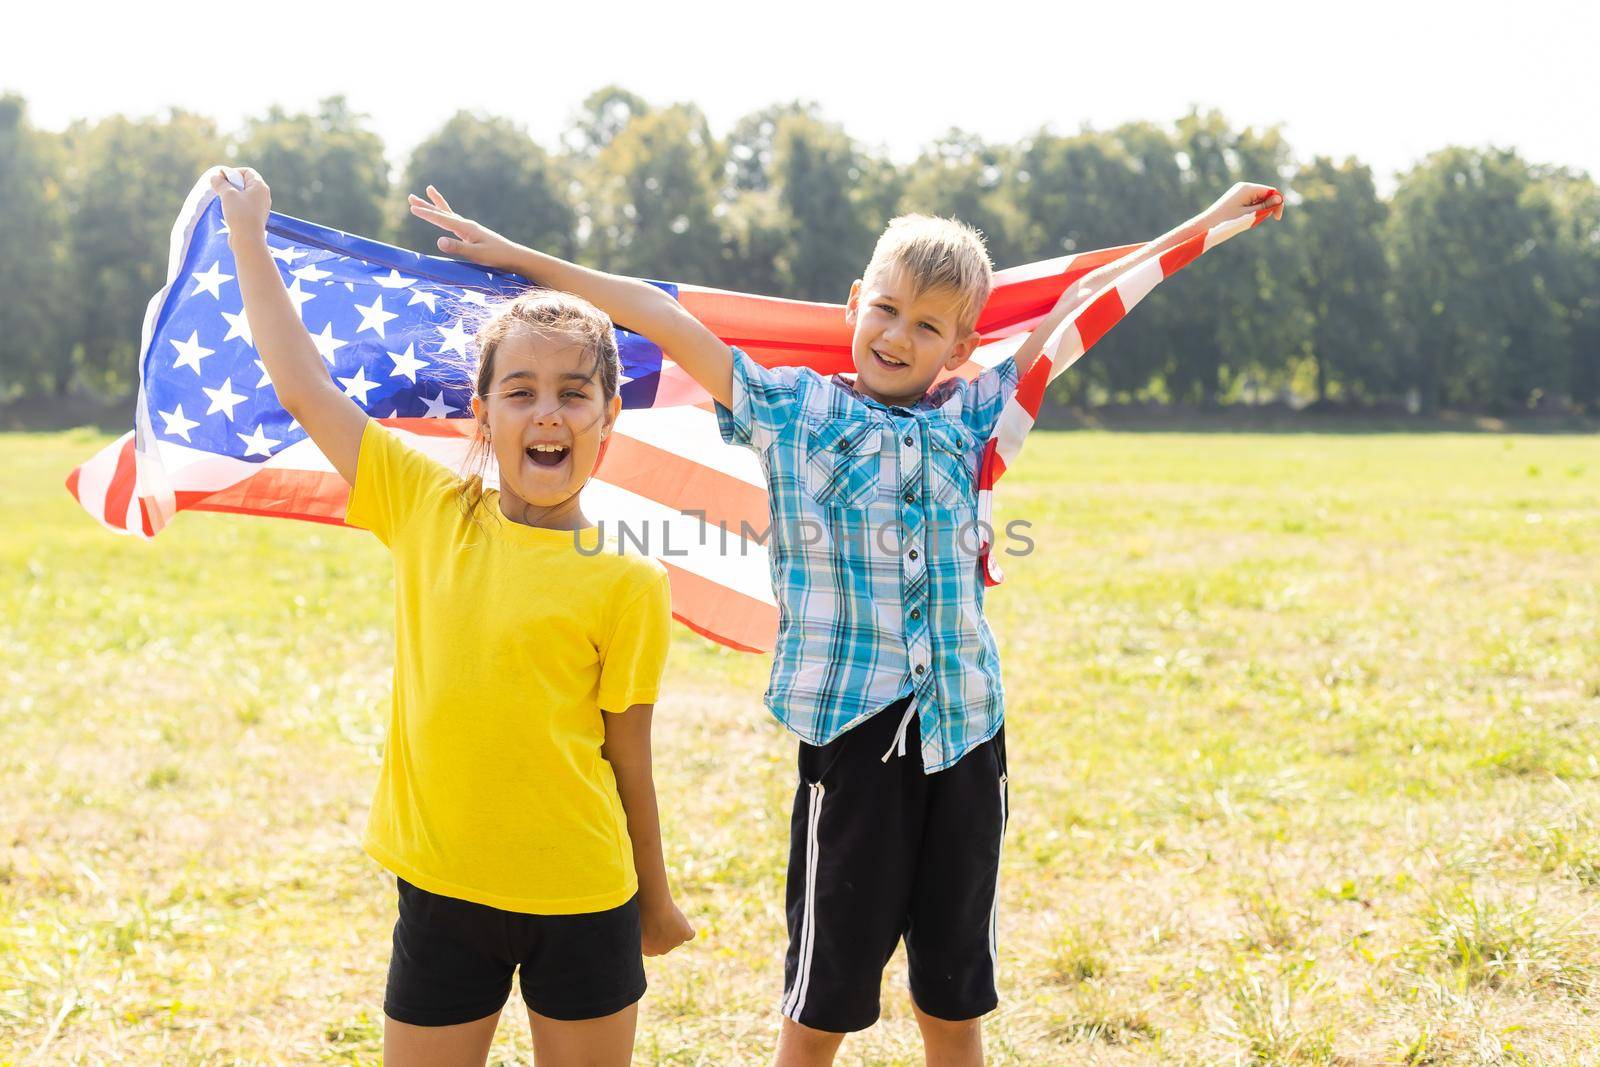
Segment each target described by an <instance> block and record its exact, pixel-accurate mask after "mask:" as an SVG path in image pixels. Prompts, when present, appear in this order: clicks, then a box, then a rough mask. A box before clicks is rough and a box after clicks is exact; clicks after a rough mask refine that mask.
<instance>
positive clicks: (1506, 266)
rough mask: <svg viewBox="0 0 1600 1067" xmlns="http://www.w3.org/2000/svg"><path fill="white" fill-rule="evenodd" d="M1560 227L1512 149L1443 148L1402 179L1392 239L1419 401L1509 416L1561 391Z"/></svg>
mask: <svg viewBox="0 0 1600 1067" xmlns="http://www.w3.org/2000/svg"><path fill="white" fill-rule="evenodd" d="M1560 231H1561V228H1560V222H1559V219H1558V217H1557V214H1556V211H1555V209H1554V205H1553V204H1552V203H1551V201H1550V200H1549V198H1548V197H1542V196H1540V195H1539V193H1538V190H1537V189H1536V188H1535V175H1534V173H1533V172H1532V171H1531V170H1530V168H1529V167H1528V165H1527V164H1526V163H1525V162H1524V161H1523V160H1522V159H1521V158H1520V157H1519V156H1518V155H1517V154H1516V153H1515V152H1510V151H1502V150H1490V151H1477V150H1473V149H1466V148H1447V149H1444V150H1443V151H1440V152H1435V153H1434V154H1433V155H1431V156H1429V157H1428V158H1427V159H1425V160H1424V161H1423V162H1421V163H1420V164H1418V165H1417V166H1416V167H1415V168H1413V169H1412V170H1411V171H1410V172H1408V173H1407V174H1406V175H1404V177H1402V179H1401V181H1400V185H1399V187H1398V188H1397V189H1396V190H1395V195H1394V201H1393V212H1392V216H1391V220H1390V235H1389V239H1390V246H1391V249H1392V255H1393V256H1394V265H1395V271H1396V275H1397V280H1398V283H1399V284H1398V285H1397V287H1396V290H1395V297H1396V304H1397V306H1398V308H1399V312H1400V314H1399V321H1400V322H1401V323H1402V324H1403V326H1404V330H1405V339H1406V343H1407V346H1408V347H1407V351H1408V354H1409V357H1410V358H1409V361H1408V362H1409V367H1408V369H1409V371H1410V377H1411V379H1412V380H1413V381H1414V382H1415V384H1416V386H1417V388H1418V389H1419V390H1420V391H1421V394H1422V398H1423V403H1424V405H1425V406H1427V407H1429V408H1432V407H1435V406H1437V405H1439V404H1446V405H1490V406H1494V407H1498V408H1507V409H1512V408H1520V407H1525V406H1526V405H1527V404H1528V402H1529V400H1530V399H1531V398H1532V397H1533V396H1534V394H1535V393H1536V392H1537V391H1563V390H1564V389H1565V386H1566V384H1567V382H1566V377H1567V375H1566V370H1567V363H1568V359H1567V356H1568V348H1567V342H1568V337H1567V323H1566V321H1565V316H1564V315H1563V314H1562V312H1561V309H1560V308H1559V307H1558V306H1557V304H1556V301H1555V300H1554V298H1553V296H1552V293H1551V286H1550V280H1551V276H1552V273H1553V272H1556V271H1558V270H1559V267H1560V255H1561V251H1562V242H1561V240H1560Z"/></svg>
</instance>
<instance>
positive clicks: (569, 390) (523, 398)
mask: <svg viewBox="0 0 1600 1067" xmlns="http://www.w3.org/2000/svg"><path fill="white" fill-rule="evenodd" d="M491 369H492V371H493V373H492V374H491V376H490V379H489V384H488V388H487V389H486V390H485V395H484V396H482V397H474V398H473V400H472V413H473V415H475V416H476V417H477V419H478V424H479V430H480V432H482V433H483V434H484V435H485V436H486V437H487V438H488V440H489V446H490V448H491V449H492V450H493V452H494V458H495V462H496V463H498V464H499V467H500V510H501V511H502V512H503V513H504V514H505V516H506V517H507V518H509V519H511V520H512V521H514V522H521V523H525V524H526V525H529V526H544V527H549V528H552V529H559V530H571V529H579V528H581V527H583V526H587V525H588V523H587V521H586V520H585V519H584V517H583V512H582V511H581V510H580V509H579V507H578V491H579V490H580V489H582V488H583V484H584V483H585V482H586V481H588V480H589V476H590V475H591V474H593V473H594V466H595V462H596V460H597V459H598V458H599V455H600V442H601V441H602V440H603V439H604V437H605V435H606V434H608V433H609V432H610V431H611V426H612V423H613V422H615V421H616V418H617V413H618V412H619V411H620V410H621V409H622V398H621V397H617V396H613V397H612V398H611V399H610V400H607V399H606V398H605V397H604V395H603V394H602V392H601V388H600V375H599V364H598V360H597V359H596V357H595V356H594V355H593V354H591V353H589V352H586V351H584V350H583V348H581V347H580V346H579V345H577V344H576V343H574V342H572V341H570V340H568V339H567V338H564V337H562V336H560V335H555V336H541V335H540V334H538V333H537V332H535V331H533V330H530V329H525V328H515V327H514V328H513V329H512V330H511V332H510V333H509V334H507V335H506V337H505V339H504V340H502V341H501V342H500V345H499V346H498V347H497V348H496V349H495V353H494V364H493V367H492V368H491Z"/></svg>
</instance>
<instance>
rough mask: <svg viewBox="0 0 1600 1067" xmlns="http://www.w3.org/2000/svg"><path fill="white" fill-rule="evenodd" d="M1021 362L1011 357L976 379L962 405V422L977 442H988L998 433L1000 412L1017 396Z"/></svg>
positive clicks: (968, 388) (968, 389)
mask: <svg viewBox="0 0 1600 1067" xmlns="http://www.w3.org/2000/svg"><path fill="white" fill-rule="evenodd" d="M1017 377H1018V376H1017V361H1016V360H1014V359H1012V358H1010V357H1009V356H1008V357H1006V358H1005V359H1003V360H1001V361H1000V362H999V363H996V364H995V365H994V366H992V367H990V368H989V369H988V370H986V371H984V372H983V373H982V374H980V375H978V376H977V377H976V378H974V379H973V380H972V381H971V382H970V383H969V384H968V385H967V389H966V396H965V397H964V398H963V399H962V404H961V421H962V422H963V423H964V424H965V425H966V427H967V429H969V430H971V431H972V433H973V435H974V436H976V437H977V439H978V440H979V441H980V442H982V441H987V440H988V439H989V436H990V435H991V434H993V433H994V426H995V423H997V422H999V421H1000V412H1002V411H1004V410H1005V406H1006V405H1007V404H1009V403H1010V402H1011V398H1012V397H1013V396H1015V395H1016V394H1017Z"/></svg>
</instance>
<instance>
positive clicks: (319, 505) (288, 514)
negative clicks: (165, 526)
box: [177, 467, 350, 523]
mask: <svg viewBox="0 0 1600 1067" xmlns="http://www.w3.org/2000/svg"><path fill="white" fill-rule="evenodd" d="M177 498H178V510H179V511H187V510H194V511H229V512H236V513H239V514H243V515H271V516H272V517H273V518H280V519H281V518H287V519H308V520H310V521H312V522H333V523H341V522H343V521H344V509H345V505H346V504H347V503H349V500H350V486H349V484H348V483H347V482H346V481H345V480H344V479H343V478H341V477H340V476H339V475H337V474H334V473H333V472H332V471H306V470H288V469H282V470H280V469H278V468H274V467H263V468H262V469H261V470H259V471H257V472H256V473H254V474H252V475H250V476H249V477H248V478H245V479H243V480H241V481H238V482H235V483H234V484H233V485H230V486H228V488H226V489H219V490H217V491H216V492H214V493H197V492H192V491H179V492H178V494H177Z"/></svg>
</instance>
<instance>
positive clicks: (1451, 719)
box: [0, 432, 1600, 1065]
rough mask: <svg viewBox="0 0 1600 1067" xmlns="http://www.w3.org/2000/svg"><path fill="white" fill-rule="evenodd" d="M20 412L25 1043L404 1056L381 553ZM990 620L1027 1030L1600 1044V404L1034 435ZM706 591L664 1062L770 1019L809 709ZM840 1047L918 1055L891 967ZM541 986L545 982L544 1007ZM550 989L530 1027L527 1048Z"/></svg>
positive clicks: (500, 1051) (683, 731)
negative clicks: (109, 482)
mask: <svg viewBox="0 0 1600 1067" xmlns="http://www.w3.org/2000/svg"><path fill="white" fill-rule="evenodd" d="M102 440H104V438H102V437H99V436H95V435H92V434H88V433H63V434H51V435H7V436H0V457H3V460H4V470H5V474H4V475H3V477H0V515H3V517H4V526H3V534H0V783H3V788H0V1064H5V1063H18V1064H20V1063H26V1062H40V1063H86V1064H87V1063H102V1062H137V1063H217V1064H221V1063H317V1062H327V1063H373V1062H376V1059H377V1056H378V1049H379V1040H380V1035H381V1018H382V1012H381V998H382V987H383V976H384V968H385V965H386V962H387V958H388V933H389V928H390V925H391V924H392V922H393V914H394V903H393V886H392V880H391V879H389V878H387V877H386V876H385V875H384V874H383V872H382V871H381V870H379V869H378V868H377V867H376V866H375V865H373V864H372V863H371V862H370V861H369V860H367V859H366V858H365V857H364V856H363V855H362V854H361V853H360V851H359V849H358V847H357V839H358V834H359V831H360V828H361V825H362V820H363V818H364V815H365V811H366V806H367V801H368V796H369V791H370V789H371V787H372V784H373V780H374V775H375V772H376V768H377V760H378V755H379V752H380V746H381V744H382V736H381V723H382V715H381V706H382V702H383V700H384V698H385V696H386V692H387V685H388V676H389V657H390V654H391V652H390V641H391V618H392V606H391V600H390V595H391V592H390V589H391V586H390V577H389V568H388V564H387V561H386V559H385V557H384V554H383V551H382V549H381V548H380V547H379V546H378V545H377V544H376V543H375V542H373V541H372V540H371V539H370V538H367V537H366V536H364V535H361V534H357V533H354V532H351V531H345V530H339V529H334V528H328V527H321V526H311V525H304V524H295V523H285V522H271V521H265V520H251V519H241V518H234V517H223V516H209V515H186V516H183V517H181V518H180V519H179V520H178V521H177V522H176V523H175V524H174V525H173V526H172V527H171V528H170V529H169V530H168V531H167V532H166V533H163V534H162V535H161V537H160V538H159V539H157V540H156V541H155V542H153V543H150V544H142V543H138V542H134V541H131V540H127V539H123V538H116V537H113V536H111V535H110V534H107V533H105V532H103V531H102V530H100V529H99V528H98V527H97V526H95V525H94V524H93V523H92V522H90V521H89V519H88V518H87V517H86V516H84V515H83V514H82V513H80V512H79V511H78V510H77V509H76V505H75V504H73V503H72V501H71V500H70V499H69V498H68V497H67V496H66V494H65V492H64V491H63V490H62V488H61V479H62V478H63V477H64V475H65V473H66V471H67V470H68V468H70V466H71V465H72V464H73V463H75V462H78V461H81V460H82V459H84V458H86V457H87V456H88V455H90V454H91V453H92V451H93V450H94V449H95V448H96V447H97V446H98V444H99V443H100V442H101V441H102ZM1001 508H1002V512H1001V515H1000V519H1001V521H1002V522H1004V521H1007V520H1009V519H1026V520H1027V521H1029V522H1031V523H1032V524H1033V525H1032V529H1031V531H1030V536H1031V537H1033V539H1034V540H1035V541H1036V543H1037V549H1036V551H1035V552H1034V553H1033V554H1031V555H1029V556H1027V557H1023V558H1014V559H1008V560H1006V561H1005V562H1006V565H1007V571H1008V582H1007V584H1006V585H1005V586H1002V587H1001V588H1000V589H997V590H994V591H992V592H991V594H990V600H989V614H990V618H991V619H992V620H993V623H994V626H995V628H996V630H997V633H998V636H999V640H1000V645H1001V649H1002V655H1003V659H1004V663H1005V677H1006V684H1007V703H1008V707H1009V712H1010V714H1009V716H1008V730H1007V733H1008V738H1009V743H1010V746H1011V753H1010V767H1011V775H1012V777H1011V788H1012V794H1011V796H1012V822H1011V828H1010V832H1009V836H1008V839H1007V842H1006V853H1005V859H1004V867H1003V870H1002V881H1001V884H1002V912H1001V924H1000V925H1001V947H1002V961H1001V962H1002V978H1001V990H1002V1006H1001V1008H1000V1010H999V1011H998V1012H997V1013H996V1014H995V1015H994V1016H993V1017H992V1018H991V1020H990V1021H989V1022H988V1024H987V1026H986V1035H987V1041H988V1047H989V1050H990V1053H991V1058H992V1059H993V1061H995V1062H998V1063H1014V1064H1062V1063H1104V1064H1134V1063H1181V1064H1214V1063H1248V1062H1255V1063H1330V1064H1378V1063H1396V1064H1398V1063H1415V1064H1423V1063H1428V1064H1445V1063H1452V1064H1453V1063H1551V1064H1558V1063H1580V1062H1593V1061H1594V1060H1595V1059H1596V1058H1597V1057H1600V1037H1597V1036H1596V1035H1597V1034H1600V1009H1597V1006H1600V999H1597V992H1600V990H1597V987H1596V982H1597V981H1600V978H1597V975H1600V910H1597V905H1600V874H1597V873H1596V872H1597V871H1600V762H1597V755H1600V747H1597V741H1600V440H1597V439H1596V438H1594V437H1586V436H1556V435H1541V436H1497V435H1488V434H1472V435H1450V434H1429V435H1425V436H1416V437H1408V436H1388V435H1373V436H1356V435H1343V434H1330V435H1281V436H1280V435H1266V434H1262V435H1249V434H1214V433H1213V434H1196V435H1176V434H1174V435H1164V434H1137V435H1111V434H1102V433H1097V432H1080V433H1064V434H1040V435H1038V436H1037V437H1036V438H1035V439H1034V440H1033V441H1031V442H1030V443H1029V446H1028V450H1027V453H1026V455H1025V459H1024V461H1023V462H1022V463H1021V464H1019V465H1018V467H1017V469H1016V470H1015V471H1014V472H1013V473H1012V474H1011V475H1009V476H1008V478H1007V482H1006V485H1005V486H1004V487H1003V491H1002V494H1001ZM766 665H767V664H766V661H765V659H763V658H761V657H756V656H747V655H740V654H735V653H729V652H726V651H723V650H721V649H718V648H715V647H713V646H711V645H709V644H707V643H706V642H704V641H702V640H701V639H699V638H697V637H695V636H693V635H691V634H689V633H687V632H681V633H679V635H678V636H677V638H676V643H675V646H674V649H673V659H672V663H671V667H670V676H669V681H668V696H667V698H666V699H665V700H664V701H663V703H662V708H661V711H660V714H659V716H658V720H657V721H658V727H657V729H658V741H657V750H658V764H659V765H658V786H659V789H660V793H661V800H662V806H663V819H664V824H665V832H666V841H667V851H668V862H669V866H670V867H671V870H672V872H673V876H674V879H675V883H676V886H677V892H678V895H679V898H680V901H681V903H682V904H683V906H684V908H685V910H686V911H687V912H688V913H689V914H690V916H691V918H692V919H693V920H694V921H695V923H696V925H697V927H698V929H699V932H700V936H699V939H698V940H697V941H696V942H694V944H693V945H692V946H690V947H689V948H688V949H687V950H685V951H682V952H679V953H675V954H674V955H672V956H671V957H668V958H667V959H665V960H662V961H652V963H651V964H650V967H649V971H650V979H651V992H650V993H649V995H648V996H647V998H646V1000H645V1002H644V1008H643V1013H642V1017H641V1026H640V1037H639V1045H638V1049H639V1056H638V1059H639V1061H640V1062H642V1063H649V1062H662V1063H673V1064H693V1063H707V1064H719V1065H720V1064H740V1063H751V1062H760V1061H761V1060H762V1059H763V1058H764V1057H765V1056H766V1055H767V1054H768V1053H769V1051H770V1048H771V1044H772V1039H773V1035H774V1033H775V1032H776V1026H777V1015H776V1012H775V1008H774V1005H775V1003H776V1000H777V996H778V992H779V986H780V983H781V976H782V960H781V952H782V946H783V909H782V900H783V895H782V887H783V864H784V859H785V841H786V831H787V823H788V806H789V803H790V800H791V794H792V788H793V778H792V775H793V769H792V768H793V758H794V742H793V741H792V740H791V739H790V738H789V737H788V736H787V735H786V734H785V733H784V732H783V731H782V730H781V729H780V728H779V727H777V726H776V725H775V724H774V723H773V722H771V721H770V720H769V719H768V717H767V716H766V714H765V713H764V711H763V710H762V708H761V704H760V692H761V689H762V686H763V684H764V677H765V670H766ZM884 993H885V997H884V1020H883V1022H882V1023H881V1024H880V1025H879V1026H878V1027H877V1028H875V1029H874V1030H873V1031H871V1032H869V1033H868V1034H865V1035H862V1036H858V1037H854V1038H851V1039H850V1040H849V1041H848V1042H847V1043H846V1045H845V1051H844V1055H843V1057H842V1061H841V1062H845V1063H871V1064H880V1063H886V1064H899V1063H905V1064H910V1063H919V1062H920V1055H919V1053H918V1043H917V1039H916V1027H915V1022H914V1020H913V1018H912V1016H911V1012H910V1008H909V1004H908V1000H907V994H906V985H905V978H904V967H903V963H902V962H901V961H900V960H898V959H897V961H896V962H895V963H894V964H893V965H892V966H891V970H890V975H889V977H888V978H887V980H886V982H885V988H884ZM516 1011H518V1012H519V1011H520V1009H516ZM528 1044H529V1042H528V1038H527V1030H526V1024H525V1022H524V1021H522V1020H521V1019H520V1018H518V1017H516V1015H515V1014H513V1016H512V1017H511V1018H508V1020H507V1022H506V1024H505V1025H503V1026H502V1027H501V1033H500V1036H499V1038H498V1039H497V1043H496V1046H495V1057H496V1060H497V1061H498V1062H506V1063H516V1062H528V1061H529V1059H530V1052H529V1048H528Z"/></svg>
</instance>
